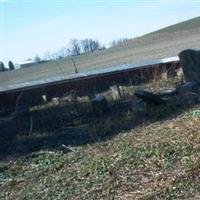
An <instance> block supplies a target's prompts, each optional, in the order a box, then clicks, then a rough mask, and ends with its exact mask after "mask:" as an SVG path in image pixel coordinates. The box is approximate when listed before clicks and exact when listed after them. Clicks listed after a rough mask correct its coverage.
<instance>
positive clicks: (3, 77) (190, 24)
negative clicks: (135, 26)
mask: <svg viewBox="0 0 200 200" xmlns="http://www.w3.org/2000/svg"><path fill="white" fill-rule="evenodd" d="M199 34H200V17H197V18H194V19H191V20H188V21H185V22H182V23H179V24H176V25H173V26H170V27H167V28H165V29H161V30H159V31H156V32H154V33H151V34H147V35H144V36H142V37H139V38H136V39H133V40H130V41H128V42H127V43H125V44H123V45H119V46H117V47H113V48H109V49H106V50H104V51H101V52H96V53H92V54H84V55H80V56H76V57H74V60H75V63H76V65H77V68H78V71H79V72H84V71H88V70H92V69H98V68H105V67H108V66H115V65H120V64H125V63H141V62H142V61H145V60H152V59H159V58H164V57H170V56H176V55H177V54H178V53H179V52H180V51H182V50H183V49H185V48H197V49H199V48H200V37H199ZM63 73H66V74H70V73H74V67H73V63H72V61H71V59H69V58H64V59H61V60H58V61H50V62H47V63H44V64H40V65H37V66H33V67H29V68H27V69H20V70H15V71H10V72H5V73H0V85H2V86H3V85H9V84H14V83H20V82H25V81H31V80H38V79H44V78H48V77H51V76H55V75H61V74H63Z"/></svg>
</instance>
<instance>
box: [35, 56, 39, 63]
mask: <svg viewBox="0 0 200 200" xmlns="http://www.w3.org/2000/svg"><path fill="white" fill-rule="evenodd" d="M34 61H35V62H37V63H40V62H41V58H40V57H39V56H38V55H36V56H35V58H34Z"/></svg>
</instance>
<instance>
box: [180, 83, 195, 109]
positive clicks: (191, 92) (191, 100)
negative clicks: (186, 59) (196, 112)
mask: <svg viewBox="0 0 200 200" xmlns="http://www.w3.org/2000/svg"><path fill="white" fill-rule="evenodd" d="M178 94H179V99H180V104H181V105H183V106H188V105H193V104H196V103H198V101H199V84H198V83H197V82H195V81H189V82H186V83H185V84H183V85H181V86H180V87H179V88H178Z"/></svg>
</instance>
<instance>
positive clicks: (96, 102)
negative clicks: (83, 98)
mask: <svg viewBox="0 0 200 200" xmlns="http://www.w3.org/2000/svg"><path fill="white" fill-rule="evenodd" d="M91 105H92V110H93V113H94V114H95V115H96V116H101V115H103V114H106V113H108V112H109V111H110V107H109V105H108V102H107V100H106V98H105V97H104V96H103V95H97V96H96V97H95V98H93V99H92V101H91Z"/></svg>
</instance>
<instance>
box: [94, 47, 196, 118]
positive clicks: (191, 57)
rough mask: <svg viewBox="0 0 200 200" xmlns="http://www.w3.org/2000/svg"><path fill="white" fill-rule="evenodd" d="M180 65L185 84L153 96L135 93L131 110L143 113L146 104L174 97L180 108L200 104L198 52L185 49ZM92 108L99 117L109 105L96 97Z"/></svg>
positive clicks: (106, 110)
mask: <svg viewBox="0 0 200 200" xmlns="http://www.w3.org/2000/svg"><path fill="white" fill-rule="evenodd" d="M179 58H180V64H181V67H182V70H183V74H184V78H185V81H186V82H185V83H184V84H182V85H180V86H179V87H177V88H176V89H174V90H172V91H163V92H162V93H159V94H153V93H150V92H147V91H137V92H136V93H135V96H136V97H137V98H135V99H134V101H133V110H135V111H138V112H139V113H140V112H143V111H144V110H146V107H147V104H151V105H159V104H162V103H166V100H169V99H170V97H172V99H173V97H174V95H176V97H177V98H176V99H177V100H178V102H176V103H177V104H179V105H181V106H187V105H192V104H196V103H198V102H200V86H199V84H200V52H199V51H196V50H193V49H187V50H184V51H182V52H181V53H180V54H179ZM111 89H112V92H113V93H114V94H116V96H120V91H119V88H118V87H117V86H114V87H112V88H111ZM92 108H93V111H94V113H96V114H98V115H101V114H103V113H106V112H108V111H109V105H108V102H107V100H106V98H105V97H104V96H96V97H95V98H94V99H93V100H92Z"/></svg>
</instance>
